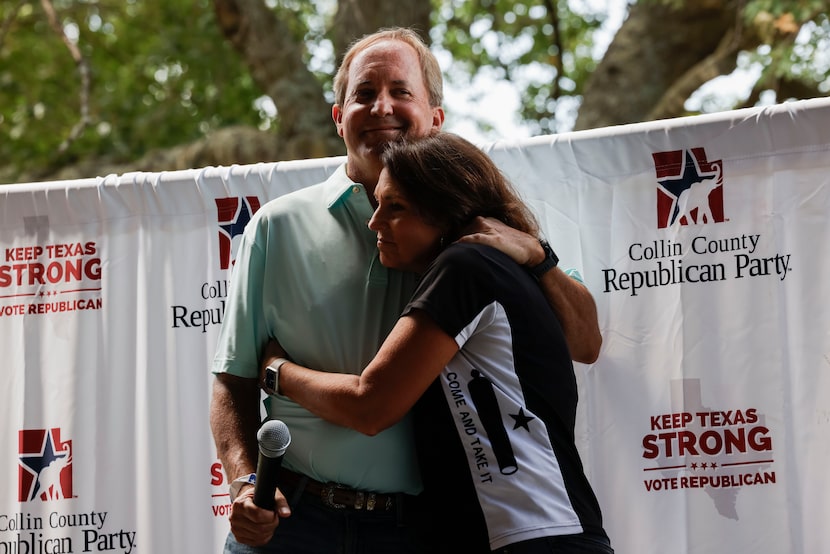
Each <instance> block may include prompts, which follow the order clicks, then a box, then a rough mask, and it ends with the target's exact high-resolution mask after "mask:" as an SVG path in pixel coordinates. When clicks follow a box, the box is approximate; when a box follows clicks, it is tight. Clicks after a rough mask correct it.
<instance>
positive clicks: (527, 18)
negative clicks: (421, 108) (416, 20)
mask: <svg viewBox="0 0 830 554" xmlns="http://www.w3.org/2000/svg"><path fill="white" fill-rule="evenodd" d="M547 6H551V7H553V8H554V10H553V11H551V10H550V9H549V8H548V7H547ZM437 8H438V9H436V10H435V12H434V17H433V19H434V21H433V32H432V37H433V41H434V42H435V43H436V44H437V45H440V46H441V47H443V48H444V49H446V50H447V51H449V52H450V53H451V54H452V56H453V58H454V60H455V66H454V67H455V68H456V69H460V70H461V71H453V72H450V73H449V75H448V76H447V80H448V81H450V82H453V83H454V84H455V85H456V86H459V87H463V86H465V84H468V83H469V82H470V81H471V77H470V76H471V75H475V74H477V73H479V72H481V71H483V70H485V69H487V70H490V69H495V70H496V72H495V75H497V76H500V77H501V78H503V79H505V80H507V81H509V82H511V83H513V84H514V86H516V87H517V88H518V89H519V90H521V91H522V93H521V102H522V107H521V116H522V119H523V120H525V121H526V122H527V123H528V124H529V126H530V127H531V130H532V132H533V134H544V133H552V132H557V131H561V130H563V129H564V127H565V126H564V125H563V124H561V123H559V121H558V117H562V116H563V115H565V116H568V117H566V118H565V119H569V120H572V119H573V115H574V110H575V107H576V106H578V99H579V97H580V95H581V94H582V89H583V86H584V84H585V81H586V79H587V78H588V76H589V75H590V73H591V72H592V71H593V69H594V67H595V66H596V62H597V60H596V56H595V53H594V52H593V44H594V34H595V33H596V32H597V30H598V29H599V28H600V27H601V26H602V23H603V22H604V21H605V18H606V16H607V14H604V13H601V12H592V11H590V10H587V8H585V7H584V5H581V8H582V11H581V12H577V11H575V10H574V9H573V8H572V7H571V3H569V2H566V1H560V2H555V1H554V2H542V3H540V2H535V1H521V0H517V1H514V0H471V1H463V0H445V1H443V2H438V3H437Z"/></svg>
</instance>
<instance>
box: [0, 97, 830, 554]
mask: <svg viewBox="0 0 830 554" xmlns="http://www.w3.org/2000/svg"><path fill="white" fill-rule="evenodd" d="M483 146H484V148H485V149H486V150H487V151H488V152H489V153H490V154H491V155H492V156H493V158H494V159H495V160H496V161H497V163H498V164H499V165H500V167H502V169H503V170H504V171H505V173H506V174H507V175H508V176H509V177H510V178H511V180H513V182H514V183H515V184H516V185H517V186H518V188H519V189H520V191H521V192H522V194H523V195H524V196H525V197H526V199H527V200H528V201H529V202H530V204H531V205H532V206H533V207H534V209H535V210H536V212H537V214H538V215H539V217H540V220H541V222H542V225H543V228H544V230H545V233H546V235H547V236H548V238H549V239H550V242H551V244H552V245H553V246H554V248H555V249H556V251H557V253H558V254H559V256H560V258H561V259H562V263H561V265H562V266H563V267H571V268H576V269H578V270H579V271H580V273H581V274H582V276H583V277H584V279H585V282H586V284H587V285H588V287H589V288H590V289H591V291H592V292H593V294H594V297H595V299H596V301H597V307H598V311H599V317H600V325H601V328H602V334H603V337H604V342H603V347H602V353H601V355H600V358H599V360H598V361H597V362H596V363H595V364H592V365H590V366H586V365H578V366H577V368H576V370H577V376H578V379H579V385H580V387H579V392H580V404H579V413H578V424H577V440H578V445H579V447H580V451H581V452H582V454H583V459H584V462H585V466H586V470H587V472H588V475H589V477H590V479H591V481H592V483H593V485H594V487H595V490H596V491H597V494H598V496H599V499H600V503H601V505H602V508H603V512H604V515H605V523H606V528H607V529H608V532H609V534H610V535H611V538H612V541H613V543H614V546H615V548H616V551H617V552H618V553H619V554H628V553H637V554H642V553H654V554H664V553H666V552H672V553H681V554H684V553H689V554H712V553H729V554H735V553H747V554H748V553H769V554H780V553H782V552H787V553H794V554H797V553H803V554H815V553H817V552H830V530H828V527H827V526H826V525H825V524H824V523H823V522H826V521H828V520H830V481H828V480H827V479H826V478H825V475H824V473H825V472H824V470H823V469H822V468H823V465H824V463H826V461H827V460H828V459H830V310H828V309H827V307H828V305H830V279H829V278H828V277H830V262H828V246H827V245H828V244H830V223H829V222H828V217H827V215H828V207H830V100H828V99H817V100H809V101H802V102H794V103H788V104H782V105H778V106H774V107H768V108H759V109H748V110H741V111H735V112H727V113H720V114H714V115H708V116H699V117H690V118H683V119H675V120H665V121H658V122H651V123H645V124H638V125H626V126H619V127H611V128H606V129H598V130H593V131H582V132H574V133H568V134H562V135H557V136H548V137H538V138H534V139H527V140H522V141H515V142H499V143H493V144H487V145H483ZM342 161H343V158H327V159H322V160H304V161H294V162H280V163H271V164H256V165H249V166H232V167H227V168H202V169H194V170H187V171H175V172H162V173H130V174H124V175H120V176H115V175H111V176H108V177H105V178H97V179H85V180H75V181H63V182H50V183H27V184H17V185H6V186H0V252H2V256H3V257H2V260H0V355H1V356H2V357H1V358H0V402H2V404H3V405H5V406H6V407H7V409H6V414H7V415H6V416H5V417H4V418H3V424H2V426H0V440H2V449H1V450H0V474H2V475H3V476H5V477H4V478H3V479H2V481H0V483H2V484H0V554H5V553H15V554H18V553H19V554H35V553H37V554H40V553H47V552H75V553H80V552H124V553H142V552H144V553H153V554H157V553H174V552H216V553H218V552H221V551H222V544H223V542H224V538H225V535H226V533H227V530H228V525H227V513H228V507H229V500H228V496H227V482H226V480H225V478H224V474H223V472H222V467H221V464H220V463H219V461H218V459H217V457H216V451H215V448H214V445H213V440H212V437H211V434H210V428H209V423H208V405H209V400H210V387H211V384H212V376H211V375H210V372H209V367H210V361H211V359H212V355H213V347H214V344H215V341H216V337H217V333H218V329H219V324H220V322H221V319H222V315H223V309H224V298H225V297H226V295H227V287H228V283H229V276H230V273H229V272H230V267H231V264H232V259H233V254H234V251H235V244H236V242H235V241H236V240H237V239H238V235H239V232H240V231H241V229H242V228H243V227H244V225H245V223H246V222H247V221H248V219H249V217H250V214H252V213H253V212H255V211H256V210H257V209H258V208H259V206H261V205H262V204H263V203H265V202H266V201H268V200H269V199H271V198H274V197H276V196H279V195H281V194H284V193H286V192H290V191H292V190H296V189H298V188H301V187H304V186H308V185H309V184H311V183H314V182H317V181H319V180H321V179H323V178H325V177H326V176H327V175H329V174H330V173H331V172H332V171H333V170H334V169H335V168H336V167H337V166H338V165H339V164H340V163H342ZM301 316H302V314H298V317H301Z"/></svg>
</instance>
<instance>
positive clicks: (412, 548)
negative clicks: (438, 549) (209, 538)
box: [224, 493, 432, 554]
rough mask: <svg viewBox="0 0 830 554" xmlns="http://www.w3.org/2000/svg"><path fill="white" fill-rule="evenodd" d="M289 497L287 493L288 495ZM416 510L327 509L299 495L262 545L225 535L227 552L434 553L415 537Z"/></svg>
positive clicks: (312, 553) (314, 500) (307, 497)
mask: <svg viewBox="0 0 830 554" xmlns="http://www.w3.org/2000/svg"><path fill="white" fill-rule="evenodd" d="M288 496H289V498H291V495H290V494H289V495H288ZM417 511H418V510H417V508H416V507H415V506H414V505H410V504H409V503H404V504H403V506H402V509H401V510H394V509H393V510H390V511H388V512H382V511H377V510H375V511H366V510H353V509H336V508H329V507H328V506H325V505H324V504H323V503H322V501H321V500H320V499H319V498H316V497H314V496H313V495H310V494H305V493H304V494H301V495H300V497H299V500H298V501H296V502H293V501H292V502H291V512H292V513H291V517H288V518H285V519H281V520H280V524H279V526H278V527H277V530H276V532H275V533H274V536H273V537H272V538H271V540H270V542H268V544H266V545H265V546H261V547H257V548H254V547H251V546H246V545H244V544H239V543H238V542H236V539H235V538H234V536H233V533H228V538H227V541H226V542H225V550H224V552H225V554H265V553H269V554H277V553H279V554H386V553H388V554H421V553H428V552H432V549H431V548H429V547H428V546H427V545H426V544H424V543H423V542H422V540H421V539H420V538H419V536H418V535H419V534H420V533H418V526H417V525H416V521H417V518H418V517H419V514H418V513H417Z"/></svg>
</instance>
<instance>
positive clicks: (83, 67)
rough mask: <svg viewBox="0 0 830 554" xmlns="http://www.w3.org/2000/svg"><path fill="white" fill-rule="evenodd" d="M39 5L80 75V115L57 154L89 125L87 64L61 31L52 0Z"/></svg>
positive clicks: (76, 47)
mask: <svg viewBox="0 0 830 554" xmlns="http://www.w3.org/2000/svg"><path fill="white" fill-rule="evenodd" d="M40 5H41V6H42V7H43V11H45V12H46V17H47V18H48V19H49V25H50V26H51V27H52V30H53V31H55V33H56V34H57V35H58V36H59V37H61V40H62V41H63V43H64V44H65V45H66V48H67V49H68V50H69V54H70V55H71V56H72V59H73V60H75V65H76V66H77V67H78V73H79V74H80V76H81V90H80V92H79V94H78V96H79V98H78V100H79V103H80V110H81V117H80V119H79V120H78V122H77V123H76V124H75V125H74V126H73V127H72V130H71V131H70V132H69V135H68V136H67V137H66V138H65V139H64V141H63V142H61V144H60V146H59V147H58V154H63V153H64V152H66V151H67V150H68V149H69V147H70V146H71V145H72V143H73V142H75V140H77V139H78V137H80V136H81V133H83V131H84V129H85V128H86V127H87V125H89V65H88V64H87V62H86V59H85V58H84V57H83V55H82V54H81V51H80V49H78V46H77V45H76V44H75V43H74V42H72V41H71V40H69V37H67V36H66V33H64V32H63V27H62V26H61V24H60V22H59V21H58V17H57V14H56V13H55V7H54V6H53V5H52V2H51V1H50V0H40Z"/></svg>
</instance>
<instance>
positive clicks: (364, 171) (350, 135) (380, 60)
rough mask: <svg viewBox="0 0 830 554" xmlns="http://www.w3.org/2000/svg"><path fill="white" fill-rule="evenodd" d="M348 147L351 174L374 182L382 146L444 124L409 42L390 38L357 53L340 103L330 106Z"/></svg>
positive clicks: (364, 182) (442, 113)
mask: <svg viewBox="0 0 830 554" xmlns="http://www.w3.org/2000/svg"><path fill="white" fill-rule="evenodd" d="M332 117H333V118H334V121H335V124H336V125H337V132H338V134H339V135H340V136H341V137H343V140H344V142H345V143H346V150H347V152H348V173H349V177H351V178H352V179H354V180H355V181H359V182H362V183H363V184H364V185H367V186H370V187H371V186H373V185H374V184H375V182H376V180H377V176H378V174H379V172H380V168H381V165H380V153H381V151H382V150H383V145H384V144H386V143H387V142H389V141H394V140H397V139H399V138H400V137H403V136H406V137H421V136H425V135H427V134H428V133H429V132H430V131H431V130H432V129H440V128H441V125H442V124H443V122H444V110H443V109H442V108H440V107H432V106H430V105H429V94H428V92H427V87H426V84H425V83H424V79H423V73H422V71H421V65H420V62H419V60H418V54H417V53H416V52H415V50H414V49H413V48H412V47H411V46H409V45H408V44H406V43H404V42H401V41H397V40H387V41H383V42H379V43H377V44H374V45H372V46H371V47H369V48H368V49H366V50H364V51H363V52H361V53H360V54H358V55H357V56H355V58H354V60H353V61H352V64H351V66H350V68H349V80H348V87H347V89H346V95H345V101H344V103H343V105H342V106H339V105H335V106H334V107H333V108H332Z"/></svg>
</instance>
